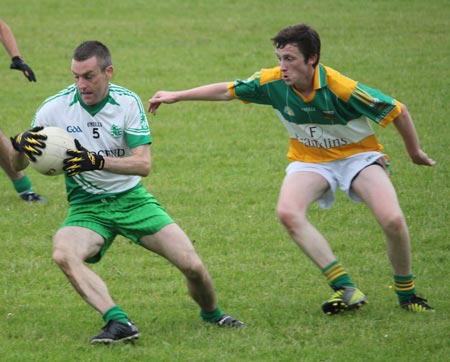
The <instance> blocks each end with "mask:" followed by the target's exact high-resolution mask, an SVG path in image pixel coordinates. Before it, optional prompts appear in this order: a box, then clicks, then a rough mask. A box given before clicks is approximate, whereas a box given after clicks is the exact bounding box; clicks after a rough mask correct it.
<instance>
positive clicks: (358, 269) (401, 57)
mask: <svg viewBox="0 0 450 362" xmlns="http://www.w3.org/2000/svg"><path fill="white" fill-rule="evenodd" d="M0 8H1V12H0V17H1V18H2V19H3V20H5V21H6V22H7V23H8V24H9V25H10V27H11V28H12V29H13V31H14V34H15V36H16V39H17V41H18V43H19V47H20V49H21V52H22V55H23V56H24V58H25V60H26V61H27V63H28V64H29V65H30V66H31V67H32V68H33V70H34V72H35V74H36V77H37V82H36V83H29V82H28V81H27V80H26V79H25V77H24V76H23V75H22V74H21V73H19V72H17V71H12V70H9V64H10V59H9V58H8V55H7V54H6V52H5V51H4V50H3V48H2V49H1V50H0V128H1V129H2V130H3V131H4V132H5V134H6V135H8V136H11V135H14V134H16V133H18V132H20V131H23V130H25V129H27V128H29V126H30V122H31V119H32V117H33V115H34V112H35V111H36V109H37V108H38V107H39V105H40V104H41V103H42V101H43V100H44V99H45V98H47V97H48V96H51V95H54V94H55V93H56V92H58V91H59V90H61V89H63V88H65V87H66V86H68V85H69V84H71V83H72V82H73V76H72V74H71V71H70V63H71V55H72V51H73V49H74V48H75V47H76V46H77V45H78V44H79V43H81V42H82V41H84V40H93V39H96V40H100V41H102V42H104V43H105V44H106V45H107V46H108V47H109V49H110V50H111V53H112V57H113V64H114V66H115V74H114V77H113V79H112V82H113V83H115V84H118V85H121V86H124V87H126V88H129V89H131V90H133V91H134V92H136V93H137V94H138V95H139V96H140V97H141V99H142V101H143V103H144V106H146V105H147V101H148V99H149V98H150V97H151V96H152V95H153V94H154V93H155V92H156V91H158V90H179V89H185V88H191V87H194V86H199V85H202V84H207V83H213V82H222V81H232V80H234V79H237V78H241V79H245V78H247V77H249V76H250V75H252V74H253V73H254V72H255V71H257V70H259V69H261V68H269V67H273V66H275V65H276V64H277V59H276V57H275V54H274V49H273V46H272V43H271V41H270V39H271V38H272V37H273V36H274V35H275V34H276V33H277V31H278V30H280V29H281V28H284V27H285V26H287V25H292V24H296V23H301V22H304V23H307V24H309V25H311V26H312V27H314V28H315V29H316V30H317V31H318V32H319V34H320V36H321V40H322V53H321V62H322V63H324V64H325V65H327V66H330V67H332V68H334V69H336V70H338V71H340V72H342V73H343V74H344V75H347V76H348V77H350V78H352V79H354V80H358V81H361V82H362V83H363V84H365V85H368V86H371V87H373V88H378V89H380V90H382V91H384V92H385V93H386V94H389V95H391V96H393V97H395V98H396V99H398V100H399V101H401V102H403V103H405V104H406V105H407V106H408V108H409V111H410V112H411V114H412V116H413V119H414V121H415V125H416V128H417V131H418V134H419V137H420V139H421V144H422V147H423V149H424V150H425V152H427V153H428V155H429V156H430V157H432V158H434V159H435V160H436V161H437V165H436V166H435V167H433V168H427V167H420V166H416V165H414V164H412V162H410V160H409V158H408V155H407V153H406V150H405V148H404V145H403V142H402V140H401V138H400V136H399V135H398V133H397V132H396V130H395V127H394V126H393V125H390V126H389V127H387V128H386V129H383V128H381V127H377V126H376V125H375V124H374V126H373V127H374V129H375V131H376V133H377V135H378V138H379V140H380V141H381V143H382V144H383V145H384V147H385V152H386V153H387V154H388V155H389V156H390V159H391V164H392V168H393V178H392V181H393V183H394V185H395V187H396V189H397V193H398V197H399V199H400V203H401V206H402V209H403V211H404V213H405V216H406V220H407V222H408V225H409V229H410V234H411V240H412V256H413V272H414V274H415V275H416V276H417V279H416V286H417V290H418V292H419V295H423V296H424V297H426V298H427V299H428V302H429V304H430V305H432V306H433V307H434V308H435V312H432V313H423V314H413V313H407V312H405V311H403V310H401V309H400V307H399V306H398V304H397V300H396V296H395V293H394V292H393V289H392V272H391V269H390V264H389V262H388V259H387V256H386V247H385V240H384V236H383V234H382V231H381V229H380V228H379V227H378V225H377V223H376V221H375V220H374V218H373V216H372V215H371V213H370V211H369V210H368V209H367V208H366V207H365V206H364V205H362V204H355V203H351V202H350V201H349V200H348V199H347V198H345V197H344V196H343V195H342V193H338V196H337V200H336V203H335V205H334V206H333V208H332V209H330V210H327V211H324V210H321V209H319V207H318V206H317V205H314V206H313V207H312V209H311V211H310V220H311V221H312V223H313V224H314V225H315V226H316V227H317V228H318V229H319V230H320V231H321V232H322V233H323V234H324V236H325V237H326V238H327V239H328V240H329V242H330V244H331V246H332V248H333V249H334V252H335V254H336V255H337V257H338V258H339V260H340V261H342V263H343V265H344V266H345V267H346V269H347V270H348V272H349V273H350V275H351V276H352V278H353V279H354V281H355V282H356V283H357V284H358V286H359V287H360V288H361V289H362V290H363V291H364V292H365V293H366V294H367V296H368V298H369V304H368V305H367V306H365V307H364V309H362V310H360V311H357V312H351V313H347V314H344V315H338V316H333V317H329V316H326V315H324V314H323V313H322V311H321V308H320V306H321V303H322V302H323V301H324V300H326V299H327V298H328V297H329V296H330V295H331V292H332V291H331V289H330V288H329V287H328V286H327V283H326V279H325V278H324V276H323V275H322V274H321V273H320V270H319V269H317V268H316V266H315V265H313V264H312V262H311V261H310V260H309V259H308V258H307V257H306V256H305V255H303V253H302V252H301V251H300V250H299V249H298V247H297V246H296V245H295V244H294V243H293V242H292V241H291V240H290V238H289V236H288V235H287V234H286V232H285V231H284V229H283V227H282V226H281V225H280V223H279V222H278V220H277V218H276V215H275V206H276V202H277V198H278V192H279V188H280V185H281V182H282V180H283V177H284V170H285V167H286V166H287V159H286V157H285V154H286V152H287V148H288V138H287V133H286V130H285V128H284V126H283V125H282V124H281V123H280V122H279V120H278V118H277V117H276V115H275V114H274V112H273V110H272V109H271V107H264V106H257V105H246V104H243V103H241V102H238V101H234V102H184V103H180V104H174V105H163V106H161V108H160V109H159V110H158V114H157V116H156V117H155V116H153V115H150V114H148V119H149V123H150V128H151V131H152V139H153V144H152V158H153V168H152V171H151V174H150V176H149V177H147V178H145V179H143V183H144V185H145V186H146V188H147V189H148V190H149V191H150V192H151V193H152V194H154V195H155V197H156V198H157V199H158V200H159V201H160V202H161V203H162V204H163V205H164V207H165V208H166V209H167V211H168V212H169V214H170V215H171V216H172V217H173V218H174V219H175V220H176V221H177V222H178V224H179V225H180V226H181V227H182V228H183V229H184V230H185V231H186V233H187V234H188V235H189V237H190V238H191V240H193V242H194V245H195V247H196V250H197V252H198V253H199V255H200V256H201V258H202V260H203V261H204V263H205V264H206V266H207V268H208V270H209V272H210V273H211V275H212V277H213V279H214V282H215V287H216V291H217V296H218V301H219V304H220V306H221V308H222V309H223V310H224V311H225V312H226V313H229V314H231V315H233V316H235V317H237V318H238V319H240V320H242V321H244V322H245V323H246V325H247V328H245V329H243V330H231V329H221V328H217V327H215V326H213V325H208V324H206V323H204V322H202V320H201V319H200V317H199V309H198V307H197V305H196V304H195V303H194V302H193V301H192V300H191V299H190V298H189V296H188V292H187V288H186V284H185V280H184V277H183V275H182V274H181V273H180V272H179V271H178V270H176V269H175V268H174V267H173V266H172V265H170V264H169V263H168V262H167V261H166V260H164V259H162V258H161V257H159V256H157V255H155V254H151V253H149V252H147V251H146V250H145V249H143V248H140V247H137V246H135V245H132V244H131V243H130V242H129V241H128V240H126V239H124V238H121V237H119V238H117V239H116V241H115V243H114V244H113V246H112V247H111V249H110V250H109V252H108V253H107V254H106V256H105V257H104V259H103V261H102V262H101V263H99V264H96V265H95V266H93V269H94V270H95V271H96V272H97V273H98V274H99V275H100V276H101V277H102V278H103V279H104V281H105V282H106V283H107V285H108V287H109V290H110V292H111V295H112V297H113V298H114V299H115V300H116V301H117V303H118V305H120V306H121V307H123V308H124V310H126V311H127V313H128V314H129V316H130V318H131V319H133V321H134V322H136V324H137V326H138V327H139V330H140V332H141V338H140V339H139V340H138V341H137V342H136V343H135V344H134V345H132V344H117V345H114V346H110V347H108V346H91V345H90V344H89V343H88V341H89V338H90V337H92V336H93V335H95V334H97V333H98V332H99V330H100V328H101V327H102V325H103V321H102V318H101V316H100V315H99V314H98V313H97V312H95V311H94V310H93V309H92V308H91V307H89V306H88V305H87V304H86V303H85V302H84V301H83V300H82V299H81V298H80V297H79V296H78V294H76V292H75V291H74V289H73V288H72V286H71V285H70V284H69V282H68V281H67V279H66V277H65V276H64V275H63V274H62V273H61V272H60V270H59V269H58V267H57V266H56V264H55V263H54V262H53V261H52V260H51V250H52V236H53V234H54V233H55V231H56V230H57V228H58V227H59V225H60V224H61V222H62V221H63V219H64V217H65V214H66V211H67V203H66V197H65V189H64V178H63V177H62V176H55V177H48V176H43V175H41V174H39V173H37V172H36V171H35V170H33V169H32V168H31V167H29V168H28V169H27V170H26V173H27V175H28V176H29V177H30V178H31V180H32V182H33V187H34V190H35V191H36V192H38V193H40V194H42V195H43V196H44V197H45V198H47V200H48V201H47V203H46V204H31V205H29V204H25V203H24V202H23V201H21V200H20V199H19V198H18V197H17V194H16V193H15V191H14V189H13V187H12V185H11V182H10V180H9V179H8V177H7V176H6V174H5V173H0V190H1V194H0V202H1V204H2V206H3V212H1V213H0V240H1V243H2V244H1V250H2V255H1V257H0V361H1V362H13V361H14V362H15V361H17V362H28V361H33V362H34V361H46V362H47V361H49V362H53V361H61V362H63V361H64V362H72V361H88V362H91V361H92V362H96V361H170V362H171V361H195V362H197V361H205V362H209V361H227V362H228V361H232V362H235V361H239V362H240V361H242V362H247V361H258V362H265V361H274V362H291V361H308V362H319V361H323V362H340V361H342V362H353V361H355V362H359V361H380V362H381V361H389V362H390V361H393V362H394V361H395V362H406V361H415V362H421V361H424V362H425V361H426V362H435V361H443V362H444V361H447V360H448V356H450V303H449V295H450V283H449V282H448V280H447V279H446V277H447V276H448V274H449V270H450V246H449V245H450V244H449V241H450V238H449V234H450V210H449V201H450V183H449V179H450V172H449V170H450V164H449V151H450V147H449V145H450V132H449V125H448V124H449V122H448V105H446V104H444V103H445V102H446V101H447V100H448V99H449V97H450V86H449V81H448V75H449V64H450V46H449V45H450V6H449V3H448V0H429V1H427V2H424V1H420V0H411V1H403V0H392V1H388V0H380V1H371V2H363V1H358V0H348V1H344V0H338V1H336V0H323V1H309V0H308V1H298V0H280V1H277V2H268V1H261V0H241V1H237V0H229V1H226V0H217V1H209V0H193V1H182V0H166V1H153V0H136V1H129V0H124V1H118V0H97V1H86V0H80V1H77V2H64V1H56V0H40V1H30V0H28V1H25V0H2V4H1V6H0ZM445 356H447V357H445Z"/></svg>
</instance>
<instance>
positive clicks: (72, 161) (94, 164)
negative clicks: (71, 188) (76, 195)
mask: <svg viewBox="0 0 450 362" xmlns="http://www.w3.org/2000/svg"><path fill="white" fill-rule="evenodd" d="M75 146H76V147H77V149H76V150H67V154H68V155H70V156H72V157H68V158H66V159H64V161H63V162H64V164H65V166H64V167H63V170H64V171H67V176H70V177H72V176H75V175H78V174H79V173H80V172H84V171H94V170H101V169H103V166H104V165H105V159H104V158H103V156H101V155H98V154H96V153H94V152H91V151H88V150H87V149H86V148H84V147H83V146H81V144H80V142H79V141H78V140H77V139H76V140H75Z"/></svg>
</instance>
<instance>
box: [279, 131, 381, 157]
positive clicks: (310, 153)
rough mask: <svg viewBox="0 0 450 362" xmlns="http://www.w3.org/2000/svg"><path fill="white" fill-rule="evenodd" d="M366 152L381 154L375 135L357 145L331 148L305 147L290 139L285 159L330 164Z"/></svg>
mask: <svg viewBox="0 0 450 362" xmlns="http://www.w3.org/2000/svg"><path fill="white" fill-rule="evenodd" d="M367 151H379V152H383V146H382V145H380V144H379V143H378V141H377V138H376V136H375V135H371V136H368V137H367V138H365V139H363V140H362V141H360V142H358V143H351V144H348V145H344V146H340V147H333V148H323V147H313V146H305V145H304V144H303V143H301V142H299V141H298V140H296V139H295V138H290V139H289V151H288V154H287V158H288V159H289V160H290V161H300V162H312V163H317V162H330V161H335V160H338V159H341V158H345V157H349V156H352V155H354V154H357V153H360V152H367Z"/></svg>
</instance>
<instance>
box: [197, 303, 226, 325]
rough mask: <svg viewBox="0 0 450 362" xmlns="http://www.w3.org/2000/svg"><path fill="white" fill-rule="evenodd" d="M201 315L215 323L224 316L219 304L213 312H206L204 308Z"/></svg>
mask: <svg viewBox="0 0 450 362" xmlns="http://www.w3.org/2000/svg"><path fill="white" fill-rule="evenodd" d="M200 316H201V317H202V318H203V319H204V320H205V321H207V322H211V323H214V322H216V321H218V320H219V319H220V317H222V316H223V313H222V311H221V310H220V307H219V306H216V309H214V310H213V311H212V312H206V311H204V310H203V309H202V310H201V311H200Z"/></svg>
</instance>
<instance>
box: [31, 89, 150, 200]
mask: <svg viewBox="0 0 450 362" xmlns="http://www.w3.org/2000/svg"><path fill="white" fill-rule="evenodd" d="M32 126H33V127H34V126H43V127H50V126H51V127H60V128H63V129H65V130H66V131H67V132H69V133H70V134H71V135H72V136H73V137H74V138H76V139H77V140H78V141H79V142H80V143H81V145H82V146H83V147H84V148H86V149H87V150H89V151H92V152H95V153H97V154H99V155H102V156H107V157H127V156H130V155H131V149H133V148H135V147H138V146H142V145H145V144H150V143H151V135H150V128H149V125H148V121H147V117H146V115H145V110H144V107H143V105H142V102H141V100H140V99H139V97H138V96H137V95H136V94H135V93H133V92H131V91H129V90H128V89H125V88H123V87H119V86H117V85H114V84H110V85H109V92H108V96H107V97H106V98H105V99H104V101H103V102H102V103H100V104H98V105H96V106H92V107H91V106H88V105H86V104H84V102H83V101H82V99H81V97H80V95H79V93H78V90H77V87H76V85H75V84H73V85H71V86H69V87H68V88H66V89H64V90H62V91H61V92H59V93H57V94H56V95H54V96H52V97H49V98H47V99H46V100H45V101H44V102H43V103H42V105H41V106H40V108H39V109H38V110H37V112H36V114H35V116H34V118H33V121H32ZM65 177H66V189H67V198H68V201H69V203H70V204H71V205H73V204H81V203H86V202H92V201H96V200H100V199H103V198H105V197H109V196H114V195H115V194H118V193H122V192H125V191H128V190H131V189H133V188H135V187H138V186H140V185H141V177H140V176H132V175H131V176H130V175H119V174H114V173H110V172H107V171H103V170H101V171H88V172H82V173H80V174H78V175H76V176H73V177H67V176H65Z"/></svg>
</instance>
